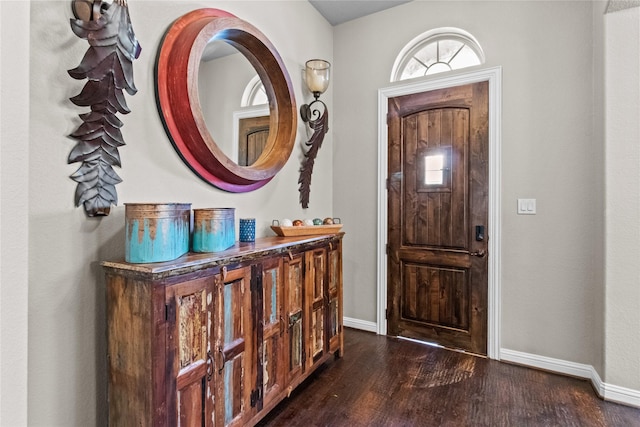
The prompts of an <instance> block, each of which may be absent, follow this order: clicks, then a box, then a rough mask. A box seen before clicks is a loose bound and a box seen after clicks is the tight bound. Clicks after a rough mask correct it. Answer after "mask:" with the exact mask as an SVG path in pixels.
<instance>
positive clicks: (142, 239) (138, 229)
mask: <svg viewBox="0 0 640 427" xmlns="http://www.w3.org/2000/svg"><path fill="white" fill-rule="evenodd" d="M125 220H126V226H125V232H126V247H125V260H126V261H127V262H131V263H147V262H161V261H171V260H173V259H176V258H179V257H181V256H182V255H184V254H186V253H187V252H189V234H190V231H191V227H190V224H191V203H125Z"/></svg>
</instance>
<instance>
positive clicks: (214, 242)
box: [193, 208, 236, 252]
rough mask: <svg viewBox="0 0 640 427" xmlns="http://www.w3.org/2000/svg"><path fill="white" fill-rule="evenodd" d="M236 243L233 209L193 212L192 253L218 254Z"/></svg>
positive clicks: (198, 210)
mask: <svg viewBox="0 0 640 427" xmlns="http://www.w3.org/2000/svg"><path fill="white" fill-rule="evenodd" d="M235 242H236V225H235V209H234V208H207V209H194V210H193V251H194V252H219V251H224V250H225V249H229V248H230V247H231V246H233V245H234V244H235Z"/></svg>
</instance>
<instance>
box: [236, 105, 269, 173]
mask: <svg viewBox="0 0 640 427" xmlns="http://www.w3.org/2000/svg"><path fill="white" fill-rule="evenodd" d="M269 120H270V117H269V116H260V117H250V118H246V119H240V123H239V132H238V135H239V136H238V164H239V165H240V166H251V165H252V164H254V163H255V162H256V160H258V157H260V155H261V154H262V151H263V150H264V147H265V145H267V139H269Z"/></svg>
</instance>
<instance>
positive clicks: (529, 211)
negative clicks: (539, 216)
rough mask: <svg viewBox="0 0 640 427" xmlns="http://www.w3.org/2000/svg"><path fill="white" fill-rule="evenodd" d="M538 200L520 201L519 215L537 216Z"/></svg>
mask: <svg viewBox="0 0 640 427" xmlns="http://www.w3.org/2000/svg"><path fill="white" fill-rule="evenodd" d="M535 214H536V199H518V215H535Z"/></svg>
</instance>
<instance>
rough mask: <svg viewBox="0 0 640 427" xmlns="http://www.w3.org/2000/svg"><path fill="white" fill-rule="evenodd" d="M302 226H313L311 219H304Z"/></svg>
mask: <svg viewBox="0 0 640 427" xmlns="http://www.w3.org/2000/svg"><path fill="white" fill-rule="evenodd" d="M304 225H306V226H310V225H313V220H312V219H305V220H304Z"/></svg>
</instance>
